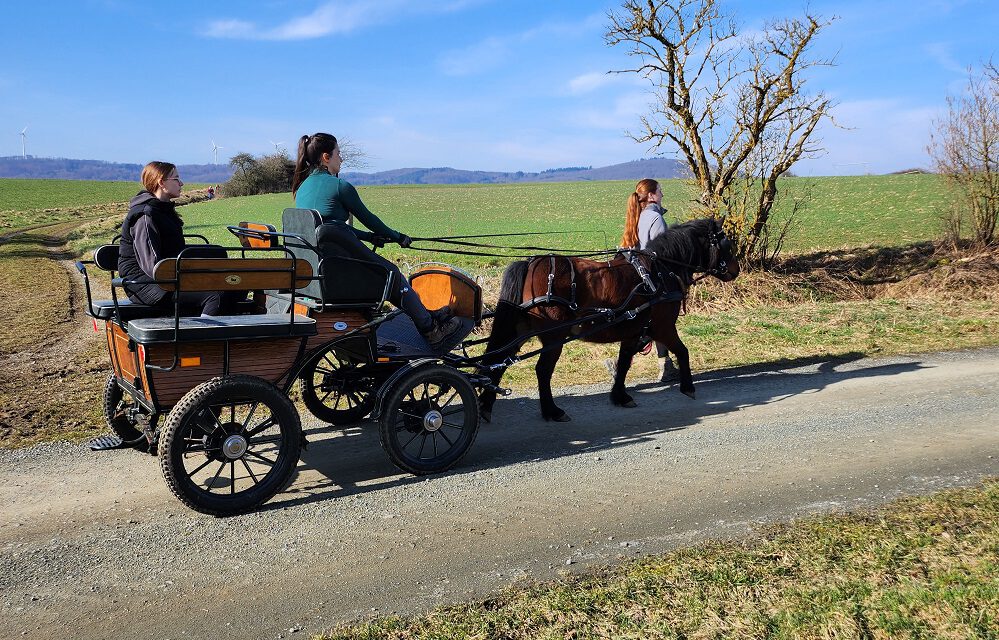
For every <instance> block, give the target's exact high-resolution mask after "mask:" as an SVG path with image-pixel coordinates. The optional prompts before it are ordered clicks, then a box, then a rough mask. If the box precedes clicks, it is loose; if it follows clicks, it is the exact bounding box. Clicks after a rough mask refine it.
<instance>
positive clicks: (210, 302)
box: [128, 291, 246, 316]
mask: <svg viewBox="0 0 999 640" xmlns="http://www.w3.org/2000/svg"><path fill="white" fill-rule="evenodd" d="M178 295H179V296H180V315H182V316H191V315H202V316H225V315H229V314H231V313H233V311H234V307H235V304H236V303H237V302H240V301H241V300H244V299H245V298H246V292H245V291H182V292H180V294H178V293H177V292H176V291H171V292H169V293H167V294H166V295H165V296H163V298H162V299H161V300H160V301H159V302H157V303H156V304H155V305H154V306H155V307H157V308H158V309H161V310H162V311H163V313H164V315H172V314H173V310H174V303H175V302H176V300H177V297H178ZM128 298H129V300H131V301H132V302H137V303H139V304H145V303H144V302H142V300H140V299H138V298H137V297H136V296H133V295H129V296H128Z"/></svg>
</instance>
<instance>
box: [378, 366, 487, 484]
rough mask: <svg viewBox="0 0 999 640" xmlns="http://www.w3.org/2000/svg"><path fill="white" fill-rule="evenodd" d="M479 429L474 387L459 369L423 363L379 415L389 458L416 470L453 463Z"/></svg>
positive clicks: (393, 391) (398, 387) (433, 469)
mask: <svg viewBox="0 0 999 640" xmlns="http://www.w3.org/2000/svg"><path fill="white" fill-rule="evenodd" d="M478 431H479V410H478V400H477V397H476V395H475V388H474V387H472V385H471V383H470V382H469V381H468V379H466V378H465V376H464V375H462V374H461V372H460V371H458V370H456V369H454V368H452V367H448V366H444V365H431V366H427V367H421V368H419V369H416V370H414V371H412V372H411V373H409V374H407V375H405V376H403V377H402V378H401V379H400V380H399V381H398V382H396V383H395V384H394V385H393V388H392V389H390V390H389V393H388V395H387V396H386V398H385V405H384V410H383V412H382V414H381V418H380V420H379V435H380V436H381V442H382V447H383V448H384V449H385V451H386V452H387V453H388V456H389V459H391V460H392V462H393V463H394V464H395V465H396V466H397V467H399V468H400V469H402V470H404V471H408V472H410V473H413V474H416V475H425V474H428V473H439V472H441V471H445V470H447V469H449V468H451V467H452V466H454V465H455V464H456V463H457V462H458V461H459V460H460V459H461V458H462V456H464V455H465V452H466V451H468V448H469V447H470V446H472V443H473V442H474V441H475V436H476V434H477V433H478Z"/></svg>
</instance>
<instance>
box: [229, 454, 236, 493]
mask: <svg viewBox="0 0 999 640" xmlns="http://www.w3.org/2000/svg"><path fill="white" fill-rule="evenodd" d="M229 495H236V461H235V460H230V461H229Z"/></svg>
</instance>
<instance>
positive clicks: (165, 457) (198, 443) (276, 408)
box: [159, 375, 302, 516]
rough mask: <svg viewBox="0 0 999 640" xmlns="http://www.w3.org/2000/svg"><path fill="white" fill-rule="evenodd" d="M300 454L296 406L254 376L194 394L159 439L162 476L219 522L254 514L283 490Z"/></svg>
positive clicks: (215, 382)
mask: <svg viewBox="0 0 999 640" xmlns="http://www.w3.org/2000/svg"><path fill="white" fill-rule="evenodd" d="M261 405H263V407H264V408H265V409H266V411H268V412H269V413H270V415H269V416H268V415H267V414H266V413H265V412H262V411H260V408H259V407H260V406H261ZM240 439H242V443H240ZM225 443H230V448H229V449H228V451H229V454H227V453H225V452H224V451H225V449H224V448H223V444H225ZM243 447H245V450H244V451H243V452H242V453H240V451H239V449H240V448H243ZM301 450H302V424H301V422H300V420H299V417H298V411H296V410H295V406H294V405H293V404H292V403H291V401H290V400H289V399H288V397H287V396H286V395H284V394H283V393H281V391H280V390H279V389H278V388H277V387H275V386H274V385H273V384H271V383H269V382H267V381H266V380H262V379H260V378H256V377H254V376H247V375H234V376H222V377H219V378H212V379H211V380H208V381H207V382H203V383H201V384H199V385H198V386H196V387H194V388H193V389H191V390H190V391H189V392H187V394H186V395H184V397H183V398H181V399H180V402H178V403H177V404H176V405H175V406H174V408H173V410H172V411H170V414H169V415H168V416H167V419H166V422H165V423H164V425H163V429H162V432H161V433H160V439H159V460H160V470H161V471H162V472H163V478H164V479H165V480H166V483H167V486H168V487H170V490H171V491H172V492H173V494H174V495H175V496H177V498H178V499H179V500H180V501H181V502H183V503H184V504H186V505H187V506H189V507H190V508H192V509H194V510H195V511H200V512H201V513H208V514H212V515H217V516H229V515H234V514H237V513H243V512H246V511H250V510H252V509H254V508H256V507H258V506H259V505H261V504H263V503H264V502H266V501H267V500H269V499H270V498H272V497H273V496H274V495H275V494H276V493H278V492H279V491H281V490H282V489H284V488H285V486H287V484H288V483H289V482H290V481H291V478H292V476H293V475H294V472H295V467H296V465H297V464H298V458H299V455H300V454H301ZM251 465H253V466H255V467H256V468H257V470H258V471H259V472H261V473H260V477H259V479H258V477H257V474H256V473H254V470H253V468H252V467H251ZM227 466H228V469H226V467H227ZM237 466H238V467H239V468H238V471H239V473H240V474H241V475H240V476H239V477H237V475H236V473H237ZM223 476H224V477H223ZM219 481H222V482H223V486H224V490H219V485H218V484H217V483H218V482H219ZM225 482H228V483H229V484H228V486H225V485H224V483H225ZM239 486H242V487H244V488H239V489H238V490H237V487H239Z"/></svg>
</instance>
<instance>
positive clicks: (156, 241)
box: [118, 160, 246, 316]
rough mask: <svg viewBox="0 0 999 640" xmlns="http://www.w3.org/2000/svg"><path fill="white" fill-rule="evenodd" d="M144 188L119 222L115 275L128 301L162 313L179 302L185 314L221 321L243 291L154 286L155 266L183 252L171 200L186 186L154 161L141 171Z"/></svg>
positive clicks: (181, 233) (181, 230)
mask: <svg viewBox="0 0 999 640" xmlns="http://www.w3.org/2000/svg"><path fill="white" fill-rule="evenodd" d="M141 180H142V186H143V187H144V188H143V190H142V191H140V192H139V193H138V194H136V196H135V197H134V198H132V200H131V201H129V203H128V213H127V214H126V215H125V219H124V220H123V221H122V223H121V244H120V247H119V252H118V275H119V276H121V278H122V280H124V281H125V282H126V284H125V285H124V287H125V291H126V292H127V293H128V298H129V300H131V301H132V302H135V303H138V304H145V305H151V306H158V307H162V308H163V312H164V313H166V312H168V311H169V310H170V308H171V306H172V305H173V304H174V303H175V302H179V303H180V306H181V307H182V308H183V312H184V314H185V315H189V314H192V313H193V314H194V315H197V314H198V313H200V314H201V315H203V316H219V315H225V314H227V313H229V312H230V310H231V307H232V305H233V304H234V303H235V302H237V301H239V300H240V299H242V298H244V297H245V296H246V294H245V292H242V291H232V292H220V291H184V292H180V293H177V292H169V291H166V290H164V289H162V288H161V287H160V286H159V285H157V284H155V283H154V282H153V271H154V269H155V267H156V263H157V262H159V261H160V260H163V259H166V258H176V257H177V256H178V255H179V254H180V252H181V251H182V250H184V249H185V248H186V246H187V245H186V243H185V240H184V221H183V220H181V218H180V214H178V213H177V207H176V206H175V205H174V203H173V202H172V201H171V199H172V198H177V197H179V196H180V192H181V189H182V188H183V186H184V182H183V180H181V179H180V175H179V174H178V173H177V167H176V166H175V165H173V164H171V163H169V162H159V161H155V160H154V161H153V162H150V163H149V164H147V165H146V166H145V167H143V168H142V176H141Z"/></svg>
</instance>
